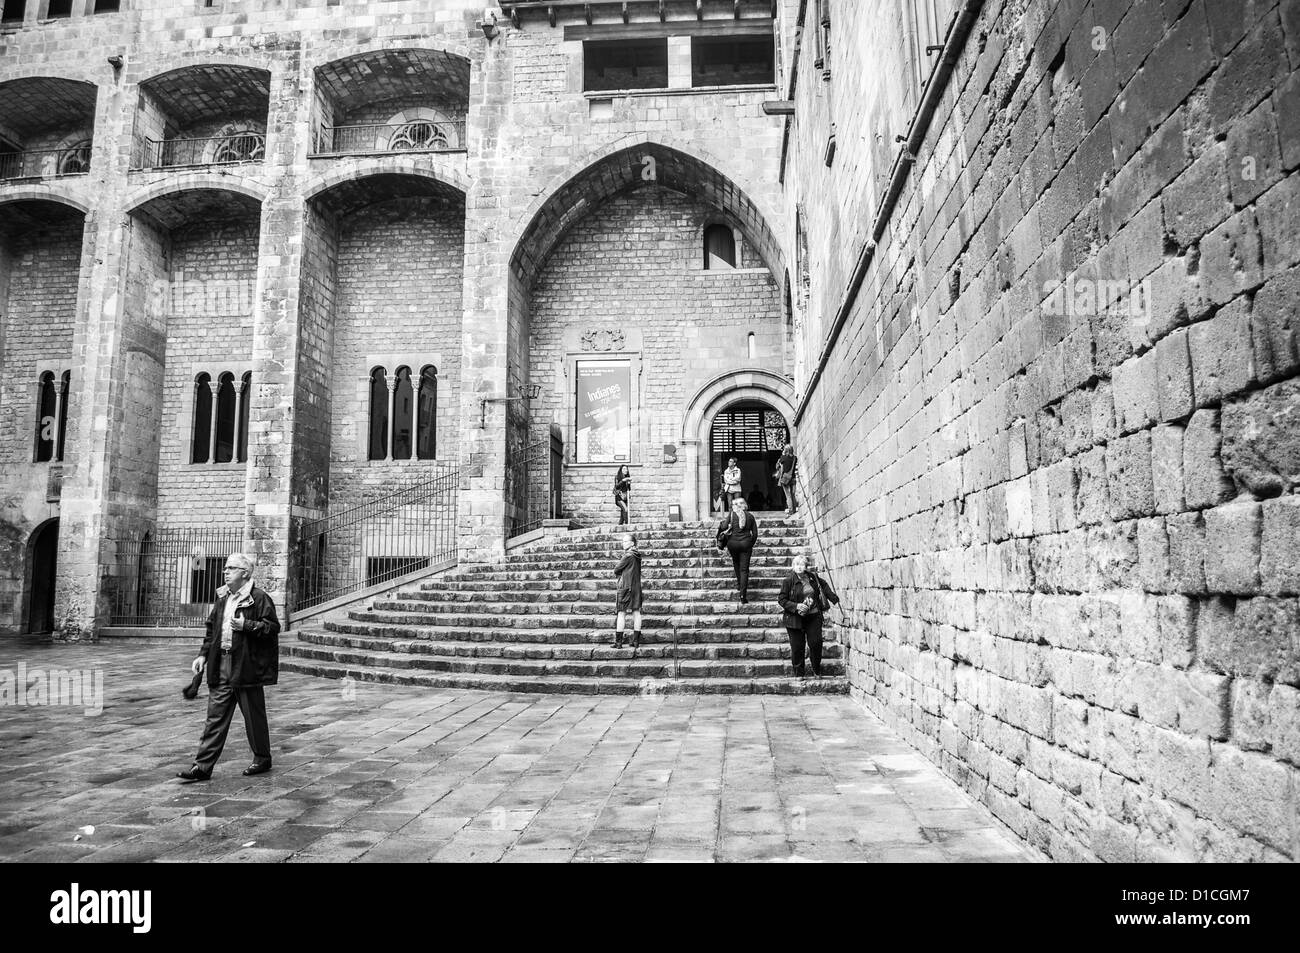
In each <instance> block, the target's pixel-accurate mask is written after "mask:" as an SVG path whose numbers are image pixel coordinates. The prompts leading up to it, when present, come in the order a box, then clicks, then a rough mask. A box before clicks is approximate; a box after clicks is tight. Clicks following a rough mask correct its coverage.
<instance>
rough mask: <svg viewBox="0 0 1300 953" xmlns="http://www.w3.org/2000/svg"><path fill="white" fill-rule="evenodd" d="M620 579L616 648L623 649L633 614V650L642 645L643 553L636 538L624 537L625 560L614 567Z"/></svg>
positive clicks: (631, 536)
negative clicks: (628, 620)
mask: <svg viewBox="0 0 1300 953" xmlns="http://www.w3.org/2000/svg"><path fill="white" fill-rule="evenodd" d="M614 575H615V576H617V577H618V595H617V597H616V599H617V601H616V603H615V609H616V610H617V612H618V617H617V619H616V620H615V623H614V648H616V649H621V648H622V647H623V633H624V631H626V629H625V628H624V626H625V623H626V622H627V614H628V613H629V612H630V613H632V650H633V651H634V652H635V651H636V649H637V647H638V646H639V645H640V644H641V552H640V550H638V549H637V548H636V536H635V535H633V534H632V533H627V534H626V535H624V537H623V558H622V559H620V560H619V562H618V565H617V566H615V567H614Z"/></svg>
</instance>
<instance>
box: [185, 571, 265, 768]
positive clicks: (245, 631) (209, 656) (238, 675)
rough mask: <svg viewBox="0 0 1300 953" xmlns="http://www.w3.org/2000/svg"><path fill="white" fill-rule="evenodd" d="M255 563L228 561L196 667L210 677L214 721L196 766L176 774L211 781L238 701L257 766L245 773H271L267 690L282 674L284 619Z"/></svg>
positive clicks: (206, 727) (207, 727)
mask: <svg viewBox="0 0 1300 953" xmlns="http://www.w3.org/2000/svg"><path fill="white" fill-rule="evenodd" d="M254 565H255V564H254V562H253V560H252V559H251V558H250V557H248V556H245V555H244V554H243V553H232V554H231V555H230V557H229V558H228V559H227V560H226V570H225V572H226V584H225V585H224V586H222V587H221V588H220V589H218V590H217V601H216V603H215V604H213V606H212V613H211V614H210V615H209V616H208V622H207V634H206V635H205V637H204V639H203V647H202V648H201V649H200V650H199V655H198V658H196V659H195V660H194V662H193V663H192V664H191V666H190V668H191V670H192V671H193V672H194V673H195V674H198V673H199V672H202V671H204V670H205V669H206V671H207V673H208V718H207V722H206V724H205V725H204V726H203V738H202V739H201V740H200V741H199V751H198V754H196V755H195V756H194V764H193V766H192V767H190V768H188V769H186V770H184V771H181V772H179V773H178V774H177V775H176V776H177V777H178V778H180V779H181V780H183V781H207V780H208V779H209V778H211V777H212V769H213V767H214V766H215V765H216V763H217V759H218V758H220V757H221V751H222V749H223V748H224V747H225V745H226V734H227V732H229V731H230V722H231V720H232V719H233V718H234V716H235V703H236V702H238V703H239V713H240V714H241V715H242V716H243V719H244V730H245V731H246V732H247V734H248V746H249V747H250V748H252V749H253V763H252V764H250V765H249V766H248V767H247V768H245V769H244V774H246V775H254V774H262V773H263V772H266V771H270V770H271V729H270V727H269V726H268V724H267V721H266V696H265V695H264V694H263V691H262V689H263V686H266V685H274V684H275V683H276V681H277V679H278V677H279V670H280V643H279V634H280V620H279V618H278V617H277V616H276V614H275V603H274V602H272V601H271V597H270V596H268V595H267V594H266V593H265V592H263V591H262V590H261V589H258V588H257V587H256V586H254V585H253V567H254Z"/></svg>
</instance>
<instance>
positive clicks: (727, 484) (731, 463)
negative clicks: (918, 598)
mask: <svg viewBox="0 0 1300 953" xmlns="http://www.w3.org/2000/svg"><path fill="white" fill-rule="evenodd" d="M740 481H741V475H740V467H739V466H738V465H737V464H736V458H735V457H732V458H731V459H729V460H728V461H727V469H725V470H723V471H722V495H723V497H724V498H725V499H726V502H727V505H728V506H730V505H731V504H732V503H734V502H735V501H736V500H740V499H744V498H745V494H744V492H743V491H742V490H741V488H740Z"/></svg>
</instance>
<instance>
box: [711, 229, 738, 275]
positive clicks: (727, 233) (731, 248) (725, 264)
mask: <svg viewBox="0 0 1300 953" xmlns="http://www.w3.org/2000/svg"><path fill="white" fill-rule="evenodd" d="M704 267H705V268H706V269H708V270H709V271H713V270H715V269H719V268H735V267H736V236H735V235H734V234H733V233H732V231H731V229H730V228H728V227H727V226H726V225H710V226H709V227H708V228H706V229H704Z"/></svg>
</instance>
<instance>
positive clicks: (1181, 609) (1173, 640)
mask: <svg viewBox="0 0 1300 953" xmlns="http://www.w3.org/2000/svg"><path fill="white" fill-rule="evenodd" d="M1156 602H1157V606H1156V617H1157V619H1158V620H1159V623H1160V660H1161V661H1162V662H1163V663H1164V664H1165V665H1172V666H1173V667H1174V668H1187V667H1188V666H1189V665H1191V664H1192V661H1193V660H1194V659H1195V657H1196V600H1195V599H1190V598H1188V597H1187V596H1160V597H1159V598H1158V599H1157V600H1156Z"/></svg>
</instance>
